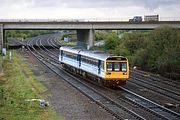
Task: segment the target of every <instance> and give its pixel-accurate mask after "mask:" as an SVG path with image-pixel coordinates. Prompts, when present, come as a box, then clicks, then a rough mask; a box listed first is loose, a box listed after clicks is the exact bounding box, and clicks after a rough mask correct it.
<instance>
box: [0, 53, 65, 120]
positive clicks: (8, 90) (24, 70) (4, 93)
mask: <svg viewBox="0 0 180 120" xmlns="http://www.w3.org/2000/svg"><path fill="white" fill-rule="evenodd" d="M6 57H7V56H6ZM3 71H4V72H3V74H0V120H1V119H3V120H61V119H62V118H61V117H59V116H58V115H57V113H55V111H53V109H52V108H51V107H42V106H40V105H39V103H38V102H37V101H26V100H28V99H44V97H43V96H42V94H43V93H45V92H47V91H48V89H47V88H46V87H45V86H43V85H42V84H41V83H40V82H38V81H37V80H36V78H35V76H34V75H33V73H32V72H31V70H30V69H29V68H28V66H27V65H26V64H24V63H23V62H22V59H21V56H19V55H17V54H16V52H15V51H13V56H12V60H8V58H7V59H5V60H3Z"/></svg>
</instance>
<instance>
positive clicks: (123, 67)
mask: <svg viewBox="0 0 180 120" xmlns="http://www.w3.org/2000/svg"><path fill="white" fill-rule="evenodd" d="M121 71H123V72H125V71H127V63H126V62H121Z"/></svg>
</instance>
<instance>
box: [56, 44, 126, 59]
mask: <svg viewBox="0 0 180 120" xmlns="http://www.w3.org/2000/svg"><path fill="white" fill-rule="evenodd" d="M60 50H63V51H67V52H71V53H74V54H80V55H81V56H85V57H89V58H93V59H98V60H102V61H105V60H106V59H107V60H119V59H121V60H122V59H124V60H127V59H126V58H125V57H123V56H114V55H112V54H109V53H107V52H104V51H98V50H96V51H91V50H85V49H83V48H82V47H78V46H75V47H72V46H62V47H60Z"/></svg>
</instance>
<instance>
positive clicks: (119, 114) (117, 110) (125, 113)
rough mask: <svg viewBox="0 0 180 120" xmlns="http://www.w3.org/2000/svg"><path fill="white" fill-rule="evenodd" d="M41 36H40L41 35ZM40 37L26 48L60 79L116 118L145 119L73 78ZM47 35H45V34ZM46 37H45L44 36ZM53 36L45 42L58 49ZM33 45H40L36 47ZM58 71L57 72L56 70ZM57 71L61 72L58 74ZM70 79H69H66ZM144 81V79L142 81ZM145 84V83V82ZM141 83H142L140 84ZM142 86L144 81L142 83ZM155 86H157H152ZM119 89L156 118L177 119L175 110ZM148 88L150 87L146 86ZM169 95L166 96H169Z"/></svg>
mask: <svg viewBox="0 0 180 120" xmlns="http://www.w3.org/2000/svg"><path fill="white" fill-rule="evenodd" d="M41 37H42V36H41ZM41 37H39V38H38V37H36V38H33V39H31V40H29V41H28V43H27V46H28V49H29V50H30V51H31V52H32V54H34V55H35V56H36V57H37V58H38V59H39V60H40V61H41V62H43V64H46V65H47V66H48V67H49V68H50V69H52V70H53V71H54V72H56V74H58V75H59V76H60V77H61V78H62V79H64V80H66V81H67V82H68V83H70V84H71V85H72V86H74V87H76V88H77V89H79V90H80V91H81V92H82V93H83V94H85V95H86V96H88V97H89V98H91V99H92V100H93V101H95V102H96V103H97V104H99V105H100V106H101V107H103V108H104V109H106V110H107V111H108V112H110V113H111V114H112V115H114V116H115V117H116V118H118V119H127V118H128V119H147V118H143V117H141V116H140V115H138V114H137V113H136V112H133V111H132V110H130V109H128V108H126V107H124V106H122V105H121V104H119V103H117V102H115V101H114V100H113V99H111V98H109V97H107V96H106V95H104V94H102V93H100V92H99V91H97V90H96V89H94V88H92V87H90V86H88V85H86V84H85V83H84V82H82V81H81V80H79V79H78V78H75V77H74V76H72V75H70V74H69V73H67V72H65V71H63V70H62V69H61V68H60V64H59V61H57V60H58V54H57V52H52V51H51V50H49V49H46V47H44V45H43V42H42V40H43V39H42V38H41ZM46 37H47V36H46ZM46 39H47V38H46ZM53 41H55V37H52V36H49V37H48V39H47V43H48V44H49V45H52V46H53V49H55V50H56V51H59V49H58V46H57V45H55V44H54V42H53ZM34 46H40V47H38V48H37V49H38V50H37V49H36V48H35V47H34ZM57 71H58V72H57ZM59 72H60V73H61V74H59ZM62 73H65V74H67V75H64V76H67V78H64V77H62ZM132 79H133V80H132V81H133V82H135V84H138V82H141V80H139V79H138V80H136V78H132ZM68 80H70V81H68ZM143 82H144V81H143ZM146 84H147V83H146ZM141 85H142V84H141ZM143 85H144V86H147V85H145V82H144V83H143ZM149 85H150V86H151V87H152V86H153V85H152V84H149ZM154 87H157V86H154ZM121 89H122V90H123V91H124V92H126V94H125V97H126V99H127V101H130V102H131V103H132V104H135V105H138V106H140V107H141V108H142V109H144V110H146V111H148V112H149V113H152V114H155V116H156V117H157V119H172V118H173V119H175V120H176V119H177V120H178V119H179V118H180V115H179V114H178V113H176V112H173V111H171V110H169V109H167V108H165V107H163V106H160V105H158V104H156V103H154V102H152V101H150V100H148V99H146V98H143V97H142V96H139V95H137V94H135V93H133V92H132V91H129V90H126V89H125V88H122V87H121ZM148 89H150V88H148ZM159 89H160V90H165V91H168V92H169V93H171V94H173V95H172V96H175V95H177V98H176V97H175V98H176V99H177V100H179V98H178V95H179V94H178V93H177V94H176V93H175V92H174V91H169V90H166V89H161V88H159ZM170 96H171V95H169V96H168V97H170Z"/></svg>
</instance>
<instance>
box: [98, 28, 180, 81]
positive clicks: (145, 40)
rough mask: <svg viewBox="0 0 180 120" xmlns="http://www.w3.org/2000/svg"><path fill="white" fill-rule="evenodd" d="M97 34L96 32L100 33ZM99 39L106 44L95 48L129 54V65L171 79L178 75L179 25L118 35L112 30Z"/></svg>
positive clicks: (179, 63) (179, 74) (179, 60)
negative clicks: (119, 36) (177, 27)
mask: <svg viewBox="0 0 180 120" xmlns="http://www.w3.org/2000/svg"><path fill="white" fill-rule="evenodd" d="M96 34H97V35H96V36H99V34H100V33H96ZM103 34H104V33H103ZM96 38H98V39H99V37H96ZM100 39H103V40H105V44H104V46H102V47H100V48H98V49H103V50H106V51H108V52H111V53H114V54H115V55H124V56H126V57H128V59H129V61H130V64H131V65H132V66H138V67H140V68H141V69H143V70H148V71H153V72H157V73H160V74H162V75H164V76H167V77H170V78H174V79H179V78H180V30H178V29H175V28H173V27H170V26H161V27H159V28H157V29H155V30H152V31H146V32H145V31H135V32H129V33H128V32H124V33H123V36H122V37H121V38H118V35H117V34H116V33H114V32H112V33H109V34H107V35H105V36H103V38H100Z"/></svg>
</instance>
